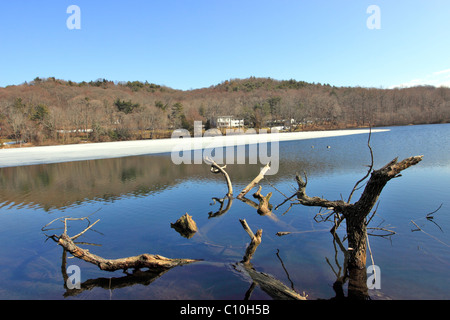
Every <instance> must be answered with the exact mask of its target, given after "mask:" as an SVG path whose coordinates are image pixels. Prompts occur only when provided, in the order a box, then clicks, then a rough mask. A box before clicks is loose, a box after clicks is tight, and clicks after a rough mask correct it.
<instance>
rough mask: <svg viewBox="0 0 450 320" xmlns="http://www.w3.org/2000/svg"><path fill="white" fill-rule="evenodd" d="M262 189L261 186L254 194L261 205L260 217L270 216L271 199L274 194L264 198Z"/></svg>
mask: <svg viewBox="0 0 450 320" xmlns="http://www.w3.org/2000/svg"><path fill="white" fill-rule="evenodd" d="M261 189H262V187H261V186H259V188H258V191H256V192H255V193H254V194H253V198H255V199H258V201H259V205H258V210H257V212H258V213H259V214H260V215H268V214H271V213H272V205H271V204H270V203H269V201H270V198H271V197H272V192H269V193H268V194H267V195H265V196H263V195H262V194H261Z"/></svg>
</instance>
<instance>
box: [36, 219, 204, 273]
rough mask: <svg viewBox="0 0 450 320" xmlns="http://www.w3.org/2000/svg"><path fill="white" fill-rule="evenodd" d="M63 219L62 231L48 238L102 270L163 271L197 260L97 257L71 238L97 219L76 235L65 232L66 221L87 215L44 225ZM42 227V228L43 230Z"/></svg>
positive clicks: (160, 257)
mask: <svg viewBox="0 0 450 320" xmlns="http://www.w3.org/2000/svg"><path fill="white" fill-rule="evenodd" d="M62 219H64V220H63V221H64V233H63V234H61V235H60V236H57V235H52V236H49V238H51V239H53V240H54V241H55V242H57V243H58V244H59V245H60V246H62V247H63V248H64V249H65V250H67V251H68V252H70V253H71V254H72V255H73V256H74V257H76V258H79V259H81V260H84V261H86V262H89V263H92V264H95V265H97V266H98V267H99V268H100V269H101V270H104V271H116V270H124V271H126V270H127V269H132V268H133V269H141V268H149V269H150V270H154V271H164V270H167V269H171V268H173V267H176V266H180V265H185V264H189V263H192V262H196V261H199V260H193V259H169V258H165V257H163V256H160V255H153V254H147V253H144V254H141V255H138V256H133V257H126V258H121V259H105V258H102V257H99V256H97V255H95V254H92V253H90V252H89V250H87V249H82V248H80V247H78V246H77V245H76V244H75V243H74V241H73V240H75V239H76V238H78V237H79V236H81V235H82V234H84V233H85V232H86V231H87V230H89V229H90V228H91V227H93V226H94V225H95V224H96V223H97V222H98V221H99V220H97V221H96V222H95V223H93V224H92V225H89V226H88V227H87V228H85V229H84V230H83V231H82V232H80V233H79V234H77V235H76V236H73V237H70V236H69V235H68V234H67V221H70V220H88V219H87V217H85V218H61V219H55V220H53V221H52V222H50V223H49V224H47V225H46V226H44V228H45V227H47V226H49V225H50V224H51V223H53V222H54V221H56V220H62ZM44 228H43V230H44Z"/></svg>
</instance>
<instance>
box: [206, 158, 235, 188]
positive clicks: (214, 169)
mask: <svg viewBox="0 0 450 320" xmlns="http://www.w3.org/2000/svg"><path fill="white" fill-rule="evenodd" d="M205 162H206V163H208V164H210V165H211V172H212V173H214V174H218V173H222V174H223V176H224V178H225V180H226V182H227V187H228V193H227V196H228V197H232V196H233V185H232V184H231V180H230V176H229V175H228V173H227V172H226V171H225V168H226V167H227V166H226V165H225V166H223V167H221V166H219V165H218V164H217V163H216V162H214V161H213V160H212V159H210V158H205Z"/></svg>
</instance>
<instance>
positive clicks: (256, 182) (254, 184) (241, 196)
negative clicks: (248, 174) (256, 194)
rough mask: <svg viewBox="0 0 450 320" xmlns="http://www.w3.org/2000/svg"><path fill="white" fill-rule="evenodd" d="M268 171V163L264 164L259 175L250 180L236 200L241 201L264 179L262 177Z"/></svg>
mask: <svg viewBox="0 0 450 320" xmlns="http://www.w3.org/2000/svg"><path fill="white" fill-rule="evenodd" d="M269 170H270V163H268V164H266V166H265V167H264V168H262V169H261V171H260V172H259V174H258V175H257V176H256V177H255V179H253V180H252V182H250V183H249V184H248V185H247V186H246V187H245V188H244V189H243V190H242V191H241V193H239V195H238V196H237V198H238V199H242V198H243V197H245V195H246V194H247V193H248V192H249V191H250V190H252V189H253V188H254V187H255V186H256V185H257V184H258V183H259V182H260V181H261V180H262V179H264V175H265V174H266V173H267V171H269Z"/></svg>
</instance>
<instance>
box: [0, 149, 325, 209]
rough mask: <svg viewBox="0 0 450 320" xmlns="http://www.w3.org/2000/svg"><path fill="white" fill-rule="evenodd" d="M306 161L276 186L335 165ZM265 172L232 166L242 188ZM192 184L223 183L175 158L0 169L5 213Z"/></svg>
mask: <svg viewBox="0 0 450 320" xmlns="http://www.w3.org/2000/svg"><path fill="white" fill-rule="evenodd" d="M286 148H289V146H286ZM306 155H307V154H306V153H305V155H304V156H301V155H299V156H298V157H294V158H292V155H291V154H288V156H287V157H286V159H284V160H283V162H282V163H281V166H280V170H279V172H278V174H277V175H276V176H271V177H270V178H271V180H273V181H279V180H280V179H281V180H282V179H284V178H286V177H288V176H292V173H293V170H298V169H299V168H301V170H307V171H308V172H309V173H311V174H314V173H317V172H323V171H327V170H329V169H330V163H326V161H322V160H321V159H320V157H317V158H309V159H308V157H306ZM309 157H310V155H309ZM246 163H248V161H247V162H246ZM260 167H261V165H259V164H245V165H239V164H228V165H227V168H228V172H229V174H230V178H231V180H232V182H233V184H237V185H239V184H240V183H246V182H247V181H249V179H252V177H254V176H255V175H257V173H258V172H259V170H260ZM294 172H295V171H294ZM191 180H204V181H218V179H217V178H216V177H214V176H211V174H210V171H209V166H208V165H207V164H200V165H199V164H181V165H175V164H174V163H173V162H172V161H171V158H170V155H156V156H154V155H152V156H139V157H126V158H117V159H103V160H89V161H80V162H68V163H58V164H45V165H44V164H43V165H35V166H22V167H10V168H1V169H0V208H1V207H8V206H9V208H13V207H17V206H18V207H21V206H28V207H34V208H42V209H44V210H46V211H49V210H52V209H62V208H65V207H70V206H72V205H80V204H82V203H83V202H88V201H107V202H114V201H115V200H117V199H120V198H121V197H124V196H135V197H142V196H147V195H149V194H152V193H156V192H161V191H163V190H165V189H167V188H170V187H172V186H175V185H177V184H179V183H183V182H184V181H191ZM218 183H221V181H218ZM216 200H218V199H216ZM219 211H220V210H219Z"/></svg>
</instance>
